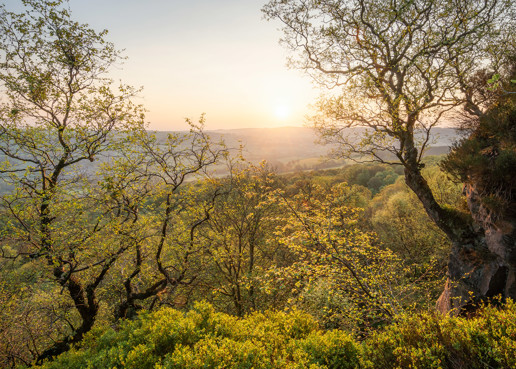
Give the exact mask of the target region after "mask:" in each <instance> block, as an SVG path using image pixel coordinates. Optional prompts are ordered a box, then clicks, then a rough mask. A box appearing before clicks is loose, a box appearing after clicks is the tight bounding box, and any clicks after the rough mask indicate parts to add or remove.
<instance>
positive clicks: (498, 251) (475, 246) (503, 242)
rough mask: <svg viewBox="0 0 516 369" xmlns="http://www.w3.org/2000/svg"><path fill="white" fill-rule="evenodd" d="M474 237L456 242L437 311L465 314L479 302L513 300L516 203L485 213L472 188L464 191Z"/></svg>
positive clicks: (515, 290)
mask: <svg viewBox="0 0 516 369" xmlns="http://www.w3.org/2000/svg"><path fill="white" fill-rule="evenodd" d="M464 192H465V195H466V198H467V202H468V207H469V210H470V213H471V216H472V218H473V224H474V231H475V235H476V237H472V238H471V237H470V239H464V240H463V242H455V243H454V245H453V248H452V251H451V254H450V260H449V264H448V280H447V282H446V285H445V289H444V291H443V293H442V295H441V297H440V298H439V300H438V301H437V310H439V311H441V312H442V313H451V314H454V315H459V314H467V313H468V312H470V311H472V310H474V309H475V308H476V306H477V305H478V303H479V302H482V301H485V300H488V299H491V298H495V297H498V296H500V297H501V298H502V299H505V298H507V297H510V298H512V299H516V217H515V214H514V212H515V210H516V202H515V201H514V200H515V199H514V198H512V196H509V198H508V199H507V203H506V204H505V206H503V207H500V208H499V209H488V208H487V207H486V206H484V205H483V204H482V198H481V196H480V194H479V193H478V190H477V188H476V187H475V186H474V185H471V184H468V185H465V187H464Z"/></svg>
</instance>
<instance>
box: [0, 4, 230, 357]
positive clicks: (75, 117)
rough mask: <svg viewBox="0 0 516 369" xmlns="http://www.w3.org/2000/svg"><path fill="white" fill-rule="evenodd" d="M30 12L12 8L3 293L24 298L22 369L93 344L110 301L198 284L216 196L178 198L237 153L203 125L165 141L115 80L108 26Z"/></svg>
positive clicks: (3, 130) (125, 308) (1, 168)
mask: <svg viewBox="0 0 516 369" xmlns="http://www.w3.org/2000/svg"><path fill="white" fill-rule="evenodd" d="M23 4H24V5H25V7H26V11H25V12H24V13H22V14H15V13H12V12H9V11H7V10H6V9H5V6H3V5H2V6H1V7H0V29H1V32H0V50H1V51H0V81H1V82H2V85H1V92H2V101H1V104H0V153H1V154H2V162H1V163H0V175H1V178H0V179H1V180H2V182H3V183H6V185H7V186H6V190H7V191H5V192H3V193H2V194H1V196H0V250H1V256H2V261H1V262H2V270H3V272H4V273H3V274H2V276H1V280H0V284H1V285H2V286H6V287H5V289H4V290H3V292H2V298H4V297H5V296H12V298H13V299H15V302H14V303H12V304H11V305H12V309H13V311H12V312H11V313H12V317H13V319H10V321H9V322H7V323H6V325H7V326H8V327H9V329H6V330H5V331H2V332H1V334H6V335H7V336H9V335H11V336H13V335H14V336H17V335H18V334H19V335H20V339H24V338H26V339H27V344H26V345H25V344H24V345H19V347H16V348H15V349H16V350H11V349H10V348H9V347H7V345H6V347H7V348H8V349H9V350H11V351H10V353H7V354H5V355H6V357H7V358H6V359H5V362H9V363H10V364H9V365H12V366H15V365H16V363H19V362H23V363H25V364H30V363H31V362H32V361H33V360H35V359H37V361H42V360H44V359H47V358H51V357H53V356H56V355H58V354H60V353H61V352H63V351H66V350H67V349H68V348H69V347H70V345H71V344H74V343H77V342H79V341H81V340H82V338H83V337H84V334H85V333H87V332H88V331H90V330H91V329H92V327H93V326H94V324H95V323H96V322H97V321H98V320H99V317H101V318H103V319H106V320H107V318H106V316H105V315H104V316H101V314H102V311H103V308H102V305H101V303H102V302H105V301H108V302H112V303H113V304H114V305H115V308H114V310H115V315H116V317H118V318H124V317H130V316H131V315H132V313H133V312H134V311H135V310H136V309H138V308H139V307H140V306H141V305H144V306H147V307H148V306H149V305H152V302H151V303H150V304H146V301H147V300H150V298H156V296H157V295H158V294H159V293H164V292H165V290H167V289H168V290H167V291H166V292H167V293H168V294H170V295H172V294H173V292H174V290H175V289H176V288H177V286H179V285H181V284H182V283H183V284H184V283H188V281H189V278H190V279H191V278H192V274H193V276H195V274H194V273H193V272H192V263H191V260H189V257H190V256H191V255H192V254H195V251H196V250H195V247H197V244H196V241H195V237H196V230H197V228H198V227H200V226H201V225H202V224H203V223H204V222H205V221H206V220H207V217H208V213H209V211H210V208H211V205H210V204H211V203H212V202H213V197H214V196H216V195H215V194H213V193H209V194H205V196H204V197H203V198H200V195H199V196H197V197H193V196H192V197H187V196H184V198H180V196H179V195H180V194H179V192H180V190H181V189H182V187H184V186H185V184H186V181H187V180H188V178H189V177H193V176H195V175H199V174H202V173H203V171H204V170H205V169H206V167H207V166H209V165H212V164H214V163H215V162H216V161H217V160H218V159H219V158H220V157H221V156H222V155H224V153H225V148H224V147H223V146H218V145H212V144H211V142H210V140H209V138H208V137H207V136H206V134H205V133H204V132H203V129H202V121H201V125H199V126H195V125H193V124H192V130H191V132H190V133H189V134H188V133H185V134H182V133H181V134H177V135H174V134H170V135H168V137H167V138H166V139H164V140H159V139H157V138H156V137H155V136H153V135H151V134H149V133H148V132H146V131H145V124H144V109H143V107H142V106H140V105H136V104H134V103H133V102H132V99H133V98H134V97H135V96H136V95H137V93H138V90H136V89H134V88H132V87H130V86H126V85H120V86H116V85H115V84H114V83H113V81H112V80H111V79H109V78H108V77H107V73H108V72H109V69H110V68H111V67H112V66H114V65H115V64H116V63H118V62H120V60H121V55H120V53H119V52H118V51H117V50H116V49H115V48H114V46H113V44H111V43H109V42H107V41H106V40H105V36H106V31H102V32H100V33H99V32H95V31H94V30H92V29H91V28H89V27H88V26H87V25H84V24H80V23H78V22H75V21H74V20H72V18H71V16H70V13H69V11H68V10H67V9H66V7H65V5H66V2H65V1H64V0H63V1H47V0H23ZM99 163H100V164H99ZM160 200H163V201H162V202H160ZM194 201H197V202H195V205H196V206H192V204H193V202H194ZM155 204H158V205H157V206H156V207H153V206H152V205H155ZM185 209H187V210H188V211H186V210H185ZM115 293H117V294H118V295H117V297H118V299H115V298H113V295H114V294H115ZM5 298H7V297H5ZM153 302H156V301H155V299H154V300H153ZM14 317H16V318H18V319H17V320H16V319H14ZM2 323H4V322H2ZM10 323H12V324H10Z"/></svg>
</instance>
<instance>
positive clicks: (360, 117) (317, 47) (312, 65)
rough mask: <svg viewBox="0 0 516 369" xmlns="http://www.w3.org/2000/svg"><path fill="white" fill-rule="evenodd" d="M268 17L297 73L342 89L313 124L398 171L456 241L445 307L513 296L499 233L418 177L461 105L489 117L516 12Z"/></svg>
mask: <svg viewBox="0 0 516 369" xmlns="http://www.w3.org/2000/svg"><path fill="white" fill-rule="evenodd" d="M263 10H264V12H265V14H266V16H267V17H268V18H269V19H278V20H280V21H281V22H282V23H283V25H284V27H283V30H284V34H285V37H284V39H283V41H284V42H285V43H286V45H287V46H288V47H289V48H290V49H291V50H292V51H293V52H294V53H297V54H296V57H294V58H293V59H292V61H291V62H292V65H293V66H294V67H298V68H301V69H303V70H305V71H307V72H308V73H309V74H310V75H311V76H313V78H314V79H315V80H316V81H317V82H319V83H320V84H321V85H323V86H327V87H335V90H338V92H335V93H333V95H330V96H327V97H323V98H321V100H320V101H319V103H318V108H319V112H320V113H319V114H318V115H317V116H315V117H314V121H313V122H314V126H315V127H316V128H317V129H318V130H319V133H320V134H321V136H322V138H323V140H324V141H326V142H329V143H336V144H338V149H337V151H336V154H337V155H341V156H346V157H351V158H354V159H355V160H357V159H362V160H376V161H381V162H389V163H397V164H401V165H402V166H403V168H404V175H405V181H406V183H407V185H408V186H409V187H410V188H411V189H412V191H414V193H415V194H416V195H417V196H418V198H419V200H420V201H421V202H422V204H423V206H424V208H425V210H426V212H427V214H428V215H429V217H430V218H431V219H432V220H433V221H434V222H435V223H436V224H437V226H438V227H439V228H440V229H441V230H442V231H443V232H444V233H445V234H446V235H447V236H448V237H449V239H450V240H451V241H452V243H453V247H452V255H451V258H450V264H449V280H448V283H447V287H446V289H445V292H444V293H443V295H442V296H441V298H440V302H439V309H440V310H442V311H448V310H450V309H452V308H463V307H464V306H466V305H468V304H470V303H471V302H473V301H475V300H476V299H477V298H478V299H482V298H485V297H487V296H491V295H496V294H499V293H500V294H502V295H504V296H510V297H516V288H515V287H516V285H514V280H515V278H514V270H515V265H514V261H511V260H510V259H509V258H507V257H506V253H505V251H501V252H498V251H496V249H497V248H498V249H499V248H500V247H501V248H502V249H503V250H507V249H511V248H513V247H514V241H509V242H508V243H506V244H503V245H499V246H497V245H495V244H493V243H492V242H494V243H496V241H493V240H492V239H490V238H489V237H486V235H488V234H489V233H490V232H491V231H492V229H490V228H489V227H487V228H486V227H482V226H479V225H478V224H475V223H474V222H472V221H471V219H469V218H468V217H467V216H463V215H462V214H460V213H458V212H456V211H452V210H451V209H449V208H446V207H443V206H441V205H440V204H439V203H438V202H437V201H436V199H435V196H434V194H433V192H432V191H431V189H430V187H429V186H428V183H427V181H426V179H425V178H424V176H423V175H422V173H421V169H422V167H423V163H422V162H421V158H422V155H423V153H424V151H425V148H426V147H427V146H428V145H429V143H430V142H431V136H430V132H431V130H432V128H433V127H435V126H436V125H437V124H438V123H439V122H441V121H442V120H443V118H448V119H451V117H453V114H454V113H456V112H458V110H459V108H460V107H462V108H463V109H464V111H465V113H466V114H467V115H469V116H481V115H483V114H484V113H485V111H486V109H487V108H488V107H489V106H490V104H492V103H493V101H495V100H496V96H497V94H496V93H491V92H490V90H489V89H486V88H481V87H483V86H482V84H481V83H480V84H479V81H485V80H486V79H487V78H489V76H492V75H493V74H495V73H498V74H499V75H503V74H504V73H506V72H507V70H508V65H509V63H510V55H511V54H514V50H515V46H516V43H515V39H514V34H515V32H514V30H515V27H514V26H515V24H514V22H515V19H516V17H514V10H515V6H514V2H512V1H505V0H485V1H475V0H460V1H452V0H450V1H440V0H416V1H412V0H410V1H409V0H402V1H393V0H382V1H371V0H349V1H337V0H323V1H315V0H272V1H270V2H269V3H268V4H267V5H266V6H265V7H264V9H263ZM484 77H485V78H484ZM483 85H484V86H485V83H483ZM353 127H354V130H350V128H353ZM354 134H355V135H354ZM392 158H394V159H396V161H391V160H390V159H392ZM470 210H471V211H474V210H473V209H470ZM472 295H473V296H475V298H473V299H472V298H471V296H472ZM458 310H460V309H458ZM458 310H457V311H458Z"/></svg>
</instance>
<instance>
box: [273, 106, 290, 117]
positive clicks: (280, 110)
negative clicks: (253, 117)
mask: <svg viewBox="0 0 516 369" xmlns="http://www.w3.org/2000/svg"><path fill="white" fill-rule="evenodd" d="M274 115H275V116H276V118H277V119H280V120H285V119H287V118H288V117H289V116H290V107H288V106H287V105H278V106H276V109H275V110H274Z"/></svg>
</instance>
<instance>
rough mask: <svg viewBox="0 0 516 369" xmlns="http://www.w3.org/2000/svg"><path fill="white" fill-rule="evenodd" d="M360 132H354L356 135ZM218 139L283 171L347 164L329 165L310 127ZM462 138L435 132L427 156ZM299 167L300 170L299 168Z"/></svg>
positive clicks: (221, 134)
mask: <svg viewBox="0 0 516 369" xmlns="http://www.w3.org/2000/svg"><path fill="white" fill-rule="evenodd" d="M358 130H360V129H359V128H357V129H354V130H353V132H352V133H351V134H353V135H356V134H357V133H359V132H358ZM209 134H210V135H211V136H212V138H214V139H219V138H223V139H224V141H225V142H226V144H227V145H228V147H238V146H239V145H240V144H242V145H243V146H244V156H245V157H246V158H247V159H248V160H249V161H251V162H255V163H257V162H260V161H262V160H266V161H268V162H269V163H271V164H272V165H273V166H276V167H277V169H278V170H279V171H289V170H295V169H314V168H317V169H322V168H329V167H334V166H341V165H343V164H344V163H345V162H344V161H330V162H328V160H329V159H328V157H327V155H328V153H329V151H330V150H331V146H327V145H321V144H318V143H317V135H316V133H315V131H314V130H313V129H311V128H307V127H280V128H244V129H227V130H213V131H209ZM457 137H458V135H457V132H456V130H455V129H453V128H435V129H434V130H433V135H432V144H431V145H430V147H429V149H428V150H427V152H426V155H440V154H445V153H447V152H448V151H449V148H450V146H451V145H452V143H453V142H454V141H455V140H456V139H457ZM296 166H297V168H296Z"/></svg>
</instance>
